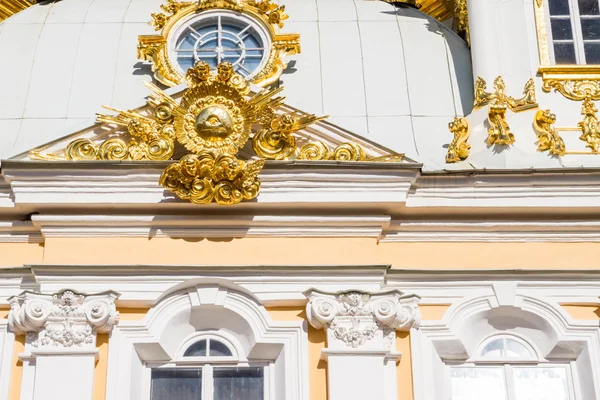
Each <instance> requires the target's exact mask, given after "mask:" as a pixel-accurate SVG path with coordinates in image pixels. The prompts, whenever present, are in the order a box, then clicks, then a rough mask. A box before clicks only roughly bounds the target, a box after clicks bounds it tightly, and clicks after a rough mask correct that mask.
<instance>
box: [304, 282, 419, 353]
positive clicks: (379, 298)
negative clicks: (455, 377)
mask: <svg viewBox="0 0 600 400" xmlns="http://www.w3.org/2000/svg"><path fill="white" fill-rule="evenodd" d="M305 295H306V297H307V298H308V299H309V302H308V304H307V306H306V313H307V316H308V320H309V322H310V324H311V325H312V326H314V327H315V328H317V329H326V330H327V339H328V347H329V348H338V349H339V348H344V347H346V348H348V347H350V348H355V349H356V348H360V347H369V348H380V349H386V350H389V349H391V348H392V347H393V343H394V341H393V339H394V337H395V331H396V330H409V329H410V328H418V327H419V323H420V319H421V316H420V312H419V307H418V303H419V297H418V296H416V295H413V294H410V295H405V294H404V293H402V292H401V291H399V290H393V291H387V292H381V293H368V292H359V291H347V292H337V293H327V292H321V291H319V290H316V289H311V290H309V291H307V292H305Z"/></svg>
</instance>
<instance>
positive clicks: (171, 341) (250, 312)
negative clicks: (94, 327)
mask: <svg viewBox="0 0 600 400" xmlns="http://www.w3.org/2000/svg"><path fill="white" fill-rule="evenodd" d="M224 315H227V318H224ZM220 330H223V331H225V332H226V333H227V332H228V333H229V334H231V335H234V336H235V337H236V340H238V341H239V342H240V344H241V350H243V351H244V356H243V357H245V358H247V359H249V360H252V359H255V360H263V361H265V360H270V361H271V362H273V363H274V364H275V365H276V366H278V367H277V368H275V369H276V371H275V374H276V379H277V380H278V381H279V382H282V383H281V384H280V385H276V386H277V388H276V398H277V399H282V400H308V396H309V391H308V382H309V377H308V335H307V329H306V323H305V322H303V321H273V320H272V319H271V317H270V315H269V313H268V312H267V311H266V310H265V308H264V307H263V306H262V305H260V303H259V302H258V300H257V299H256V298H255V297H254V296H253V295H252V294H251V293H250V292H249V291H247V290H246V289H244V288H242V287H239V286H238V285H236V284H234V283H232V282H227V281H222V282H221V283H220V284H214V283H199V282H188V283H186V284H184V285H182V286H181V287H180V288H179V289H177V290H176V291H174V292H167V293H165V294H164V296H162V297H161V299H160V301H159V302H158V303H157V304H156V306H155V307H154V308H152V309H151V310H150V311H149V312H148V314H147V315H146V317H145V318H144V320H142V321H124V322H122V323H120V324H119V325H118V326H117V327H116V328H115V330H114V332H113V335H112V336H111V338H110V342H109V368H108V378H107V379H108V381H107V400H142V399H145V397H144V396H143V393H144V392H145V391H147V390H148V389H147V388H149V385H150V382H149V381H148V380H147V379H143V377H144V376H147V375H148V374H146V372H145V371H147V367H146V366H145V365H144V364H143V363H144V362H160V363H164V362H171V361H173V360H177V359H178V356H179V354H180V352H181V345H182V344H183V343H186V342H187V341H188V340H189V338H190V335H193V334H194V333H195V332H202V331H206V332H210V333H214V332H215V331H217V332H218V331H220Z"/></svg>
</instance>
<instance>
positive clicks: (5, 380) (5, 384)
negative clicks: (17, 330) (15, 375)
mask: <svg viewBox="0 0 600 400" xmlns="http://www.w3.org/2000/svg"><path fill="white" fill-rule="evenodd" d="M14 345H15V335H14V333H13V332H11V331H10V330H9V329H8V321H7V320H5V319H3V320H0V398H1V399H8V394H9V389H10V378H11V372H12V357H13V351H14Z"/></svg>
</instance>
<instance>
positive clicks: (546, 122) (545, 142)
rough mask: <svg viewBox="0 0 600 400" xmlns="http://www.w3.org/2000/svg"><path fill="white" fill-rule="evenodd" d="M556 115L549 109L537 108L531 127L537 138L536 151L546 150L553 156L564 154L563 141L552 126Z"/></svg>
mask: <svg viewBox="0 0 600 400" xmlns="http://www.w3.org/2000/svg"><path fill="white" fill-rule="evenodd" d="M555 122H556V115H555V114H553V113H551V112H550V110H538V111H537V112H536V113H535V117H534V119H533V129H534V131H535V133H536V135H537V138H538V147H537V149H538V151H548V152H549V153H550V154H552V155H555V156H564V155H565V153H566V147H565V142H564V141H563V139H562V137H560V135H559V134H558V131H557V130H556V128H555V127H554V126H553V125H554V123H555Z"/></svg>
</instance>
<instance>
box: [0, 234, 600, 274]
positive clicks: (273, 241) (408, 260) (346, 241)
mask: <svg viewBox="0 0 600 400" xmlns="http://www.w3.org/2000/svg"><path fill="white" fill-rule="evenodd" d="M15 245H21V244H15ZM27 246H33V247H31V248H24V247H14V248H9V247H7V248H6V249H5V252H7V253H5V254H4V256H3V257H5V260H8V261H10V262H11V263H13V264H15V263H17V261H19V260H20V261H22V262H26V261H27V262H34V263H35V262H43V263H45V264H95V265H98V264H120V265H123V264H134V265H139V264H170V265H172V264H180V265H198V264H199V263H200V262H201V263H202V264H203V265H289V263H290V260H291V259H290V255H293V262H294V264H296V265H369V264H371V265H392V267H393V268H402V269H419V268H424V269H444V268H447V269H469V268H473V269H482V268H487V269H572V266H573V265H577V266H578V268H582V269H588V268H589V269H592V268H596V265H597V260H596V258H597V257H596V254H597V245H596V244H595V243H379V244H378V243H377V241H376V240H375V239H370V238H367V239H357V238H331V239H323V238H291V239H290V238H243V239H230V240H209V239H199V240H184V239H171V238H154V239H144V238H94V239H93V240H90V239H86V238H70V239H68V238H49V239H47V240H46V244H45V247H44V248H42V247H40V246H39V245H27ZM35 246H37V248H36V247H35ZM98 249H102V251H98ZM24 251H26V252H29V251H31V253H30V254H29V253H27V255H26V254H24V253H23V252H24ZM1 253H2V252H1V251H0V254H1ZM199 254H201V255H202V259H201V261H199V259H198V255H199ZM490 254H502V257H494V258H490ZM42 255H43V258H40V257H41V256H42ZM440 255H444V257H440ZM458 255H460V257H459V256H458ZM32 260H33V261H32ZM35 260H37V261H35ZM8 261H2V259H0V265H8V264H7V262H8ZM21 264H22V263H21ZM11 265H12V264H11Z"/></svg>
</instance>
